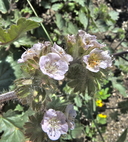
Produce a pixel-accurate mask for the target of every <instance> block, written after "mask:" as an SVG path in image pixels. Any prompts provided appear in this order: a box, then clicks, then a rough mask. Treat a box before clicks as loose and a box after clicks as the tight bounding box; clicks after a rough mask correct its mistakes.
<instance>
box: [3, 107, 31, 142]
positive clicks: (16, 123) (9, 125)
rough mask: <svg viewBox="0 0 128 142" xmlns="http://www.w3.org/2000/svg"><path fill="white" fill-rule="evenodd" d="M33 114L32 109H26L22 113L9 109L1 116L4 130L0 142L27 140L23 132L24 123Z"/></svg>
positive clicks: (22, 141) (23, 141) (21, 141)
mask: <svg viewBox="0 0 128 142" xmlns="http://www.w3.org/2000/svg"><path fill="white" fill-rule="evenodd" d="M29 115H32V111H31V110H29V111H26V112H25V113H22V114H21V115H17V114H15V112H14V111H12V110H9V111H7V112H6V113H4V114H3V116H0V130H2V131H4V133H3V134H2V137H1V139H0V142H25V137H24V134H23V132H22V130H23V125H24V124H25V122H26V121H28V116H29Z"/></svg>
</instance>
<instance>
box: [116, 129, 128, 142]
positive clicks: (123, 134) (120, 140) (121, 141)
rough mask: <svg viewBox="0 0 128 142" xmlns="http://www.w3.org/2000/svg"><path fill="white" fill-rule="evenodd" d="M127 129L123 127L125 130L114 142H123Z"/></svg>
mask: <svg viewBox="0 0 128 142" xmlns="http://www.w3.org/2000/svg"><path fill="white" fill-rule="evenodd" d="M127 133H128V129H125V131H124V132H123V133H122V135H121V136H120V137H119V139H118V140H117V141H116V142H124V141H125V139H126V137H127Z"/></svg>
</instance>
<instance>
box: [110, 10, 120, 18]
mask: <svg viewBox="0 0 128 142" xmlns="http://www.w3.org/2000/svg"><path fill="white" fill-rule="evenodd" d="M109 16H110V17H111V19H112V20H118V18H119V13H118V12H116V11H110V12H109Z"/></svg>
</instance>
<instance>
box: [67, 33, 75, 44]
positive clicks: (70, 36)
mask: <svg viewBox="0 0 128 142" xmlns="http://www.w3.org/2000/svg"><path fill="white" fill-rule="evenodd" d="M67 41H68V42H71V43H76V36H75V35H69V34H68V35H67Z"/></svg>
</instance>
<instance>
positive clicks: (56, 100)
mask: <svg viewBox="0 0 128 142" xmlns="http://www.w3.org/2000/svg"><path fill="white" fill-rule="evenodd" d="M96 3H97V2H96ZM96 3H95V4H94V3H93V2H91V1H90V0H86V1H82V0H61V1H58V0H48V1H32V5H33V7H34V9H35V11H36V12H37V15H39V17H40V18H39V17H35V16H34V12H33V11H32V10H31V8H30V7H29V6H28V4H27V3H26V2H25V1H22V2H21V1H19V0H12V1H9V0H1V1H0V12H1V18H0V45H1V47H3V46H4V47H6V50H5V48H1V50H0V91H1V92H2V91H3V90H9V89H14V87H16V90H15V91H16V93H17V97H18V99H19V100H20V102H21V103H22V104H24V106H25V108H26V107H28V106H29V107H30V108H31V109H33V111H31V110H27V111H25V110H24V109H25V108H24V107H23V106H22V105H19V104H18V103H17V104H18V105H17V106H16V108H15V109H14V110H8V111H7V112H6V113H4V109H3V108H1V106H0V109H1V112H2V113H1V114H0V133H1V135H2V136H1V139H0V142H22V141H23V142H24V141H25V140H26V138H25V136H26V137H27V138H28V139H29V140H31V141H33V142H47V141H50V140H49V138H48V137H47V134H46V133H44V132H43V131H42V129H41V125H40V123H41V121H42V118H43V113H44V112H45V110H46V109H49V108H53V109H55V110H62V111H63V112H64V110H65V107H66V106H67V104H69V103H73V104H74V105H75V110H76V111H77V118H76V120H75V124H76V127H75V129H74V130H72V131H69V132H68V134H67V135H62V136H61V139H60V140H58V141H60V142H64V141H79V142H83V140H85V138H89V139H91V141H97V140H96V139H95V137H96V134H97V128H96V126H95V125H94V123H93V120H92V116H93V117H94V121H95V122H96V123H98V124H99V125H98V126H100V127H102V126H103V125H104V124H106V118H101V117H99V116H98V115H97V114H99V112H98V111H99V110H98V109H97V108H96V103H95V99H101V100H105V99H107V98H108V97H111V96H110V94H109V93H108V92H109V89H110V88H112V89H113V90H114V89H116V90H118V91H119V93H120V94H122V95H123V96H124V97H126V96H127V94H126V89H127V88H126V87H124V83H123V81H126V79H125V77H126V76H127V72H128V63H127V62H126V61H124V60H123V59H121V58H119V59H118V58H117V59H115V63H114V65H115V66H116V68H118V69H119V70H120V71H121V74H119V77H117V76H116V75H113V74H110V77H109V78H108V80H110V81H111V82H112V86H110V85H108V86H107V87H108V88H105V89H101V90H100V91H99V90H97V88H100V85H101V81H104V74H103V72H102V71H101V72H99V73H92V72H90V71H88V70H87V69H86V68H85V67H84V65H83V64H82V63H81V62H79V63H78V64H77V63H76V64H73V65H72V63H71V64H70V71H71V72H68V73H67V74H66V75H67V76H66V77H68V79H69V80H67V79H65V80H64V81H62V82H61V81H60V82H58V84H57V82H54V81H53V80H52V79H49V78H48V77H46V76H43V75H41V74H40V73H39V70H36V71H35V70H34V69H33V67H32V65H30V64H27V65H26V64H25V65H22V67H21V68H22V71H23V72H24V73H25V74H24V75H26V76H23V75H22V73H21V69H20V67H19V64H17V59H18V58H20V55H21V53H22V52H23V51H24V50H27V48H28V47H31V46H32V45H33V44H35V43H37V42H38V41H40V42H42V41H44V40H45V39H47V37H46V34H45V32H44V30H42V28H41V27H39V23H42V22H43V24H44V25H45V27H46V29H47V31H48V33H49V35H50V36H51V38H52V39H53V41H55V42H57V43H61V44H62V46H63V47H64V44H63V40H62V39H63V35H67V34H76V33H77V32H78V30H79V29H85V30H86V31H87V32H89V33H92V34H93V33H95V34H96V35H97V33H98V35H100V36H101V39H104V41H105V42H106V41H107V42H109V46H108V45H107V46H108V47H109V48H110V50H111V52H118V51H123V50H126V49H127V46H128V44H127V34H126V31H127V29H123V28H122V27H119V26H118V24H119V23H118V22H119V21H118V19H119V18H121V17H119V12H117V11H116V10H110V9H109V8H108V6H107V5H106V4H99V3H97V4H96ZM16 21H17V23H16ZM121 24H122V23H121ZM37 27H39V28H38V29H35V28H37ZM124 28H125V26H124ZM107 36H108V37H111V40H112V42H115V41H120V45H122V46H123V48H122V49H121V48H120V47H119V49H120V50H118V47H116V48H115V49H116V50H115V49H114V48H113V47H112V48H111V44H110V41H109V40H108V39H107V38H106V37H107ZM107 42H106V43H107ZM122 46H121V47H122ZM17 47H18V48H17ZM23 48H24V50H23ZM106 48H107V47H106ZM30 62H31V63H33V62H32V61H30ZM112 69H113V68H112ZM112 71H113V70H112ZM21 76H22V78H20V79H19V77H21ZM112 76H114V77H112ZM15 79H16V80H15ZM14 80H15V83H16V84H15V85H16V86H14V85H12V83H13V81H14ZM61 83H62V84H61ZM67 84H68V85H67ZM105 87H106V85H105ZM97 91H98V92H97ZM96 92H97V94H96ZM95 94H96V95H95ZM45 103H47V104H45ZM45 105H47V107H45ZM6 106H8V107H10V106H9V105H8V104H5V107H6ZM11 107H12V106H11ZM118 107H119V108H120V111H121V113H127V110H128V107H127V101H124V102H120V103H119V104H118ZM37 112H38V113H37ZM34 113H36V114H35V115H34ZM30 115H32V116H30ZM28 116H30V117H29V119H28ZM108 117H109V116H108ZM110 117H112V118H113V119H114V120H116V119H117V117H118V112H117V111H115V113H113V114H111V115H110ZM24 124H25V125H24ZM102 124H103V125H102ZM127 131H128V129H126V130H125V131H124V132H123V133H122V135H121V136H120V138H119V139H118V140H117V142H123V141H125V139H126V137H127Z"/></svg>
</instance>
